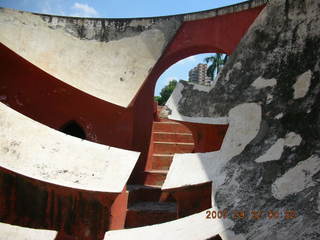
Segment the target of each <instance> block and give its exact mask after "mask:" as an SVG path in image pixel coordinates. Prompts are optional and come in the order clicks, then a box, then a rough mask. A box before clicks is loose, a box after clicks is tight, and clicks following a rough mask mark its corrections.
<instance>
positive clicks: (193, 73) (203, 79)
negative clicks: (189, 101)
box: [189, 63, 212, 86]
mask: <svg viewBox="0 0 320 240" xmlns="http://www.w3.org/2000/svg"><path fill="white" fill-rule="evenodd" d="M207 69H208V66H207V64H203V63H199V64H198V65H197V66H196V67H194V68H193V69H191V70H190V71H189V81H190V82H194V83H198V84H201V85H206V86H210V85H211V83H212V81H211V78H210V77H208V76H207Z"/></svg>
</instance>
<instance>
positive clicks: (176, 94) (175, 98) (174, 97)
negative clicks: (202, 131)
mask: <svg viewBox="0 0 320 240" xmlns="http://www.w3.org/2000/svg"><path fill="white" fill-rule="evenodd" d="M194 86H195V84H194ZM183 87H184V86H183V84H182V83H180V82H178V83H177V85H176V87H175V89H174V91H173V92H172V94H171V96H170V98H169V99H168V101H167V103H166V107H167V108H169V109H170V110H171V112H170V115H168V118H169V119H171V120H176V121H184V122H192V123H202V124H228V118H227V117H217V118H210V117H188V116H183V115H181V114H180V113H179V111H178V109H177V107H178V105H179V104H178V103H179V101H180V99H181V98H182V94H181V91H182V90H183ZM196 88H197V89H198V90H199V91H206V92H207V91H209V90H210V89H211V87H206V86H197V87H196ZM162 109H163V111H167V109H166V108H162ZM160 114H164V115H167V113H160Z"/></svg>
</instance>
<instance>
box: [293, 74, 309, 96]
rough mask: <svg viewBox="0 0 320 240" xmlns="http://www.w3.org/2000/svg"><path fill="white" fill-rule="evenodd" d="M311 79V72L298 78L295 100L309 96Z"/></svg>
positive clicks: (295, 85)
mask: <svg viewBox="0 0 320 240" xmlns="http://www.w3.org/2000/svg"><path fill="white" fill-rule="evenodd" d="M311 78H312V72H311V70H308V71H306V72H305V73H303V74H301V75H299V76H298V77H297V81H296V82H295V84H294V85H293V90H294V93H293V98H294V99H298V98H303V97H304V96H305V95H306V94H307V92H308V91H309V88H310V84H311Z"/></svg>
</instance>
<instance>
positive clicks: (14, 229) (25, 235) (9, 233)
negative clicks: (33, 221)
mask: <svg viewBox="0 0 320 240" xmlns="http://www.w3.org/2000/svg"><path fill="white" fill-rule="evenodd" d="M0 232H1V240H12V239H14V240H43V239H46V240H55V238H56V235H57V232H56V231H52V230H41V229H32V228H25V227H19V226H14V225H10V224H6V223H0Z"/></svg>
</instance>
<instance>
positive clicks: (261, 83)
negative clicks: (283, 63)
mask: <svg viewBox="0 0 320 240" xmlns="http://www.w3.org/2000/svg"><path fill="white" fill-rule="evenodd" d="M275 85H277V79H275V78H271V79H265V78H263V77H258V78H257V79H256V80H255V81H254V82H253V83H252V84H251V86H253V87H255V88H256V89H262V88H266V87H274V86H275Z"/></svg>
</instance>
